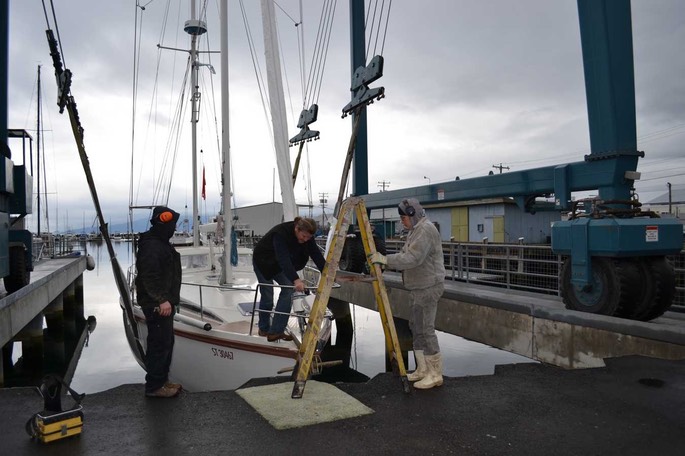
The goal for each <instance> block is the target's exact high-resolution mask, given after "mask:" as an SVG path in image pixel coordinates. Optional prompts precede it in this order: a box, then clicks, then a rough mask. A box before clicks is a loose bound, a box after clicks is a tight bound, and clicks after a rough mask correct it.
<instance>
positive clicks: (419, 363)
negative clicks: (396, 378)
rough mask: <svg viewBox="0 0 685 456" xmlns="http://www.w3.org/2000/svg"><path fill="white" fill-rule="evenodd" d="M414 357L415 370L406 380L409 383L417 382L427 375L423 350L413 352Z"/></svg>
mask: <svg viewBox="0 0 685 456" xmlns="http://www.w3.org/2000/svg"><path fill="white" fill-rule="evenodd" d="M414 357H415V358H416V370H415V371H414V372H412V373H411V374H407V380H409V381H410V382H418V381H419V380H421V379H422V378H423V377H425V376H426V374H427V373H428V368H427V367H426V357H425V356H423V350H414Z"/></svg>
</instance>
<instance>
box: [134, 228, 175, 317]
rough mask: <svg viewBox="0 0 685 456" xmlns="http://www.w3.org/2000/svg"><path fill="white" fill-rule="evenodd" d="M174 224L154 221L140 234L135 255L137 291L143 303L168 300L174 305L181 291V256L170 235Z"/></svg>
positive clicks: (151, 303) (141, 304) (146, 304)
mask: <svg viewBox="0 0 685 456" xmlns="http://www.w3.org/2000/svg"><path fill="white" fill-rule="evenodd" d="M174 228H175V224H158V225H153V226H152V227H151V228H150V229H149V230H148V231H146V232H145V233H143V234H141V235H140V239H139V241H138V255H137V259H136V269H137V270H138V273H137V276H136V291H137V295H138V304H139V305H140V306H141V307H157V306H158V305H160V304H162V303H163V302H165V301H169V302H170V303H171V304H172V306H174V308H175V307H176V306H177V305H178V304H179V302H180V299H181V298H180V295H181V256H180V255H179V254H178V252H177V251H176V249H175V248H174V246H173V245H171V244H170V243H169V239H170V238H171V236H172V235H173V234H174V233H173V230H174Z"/></svg>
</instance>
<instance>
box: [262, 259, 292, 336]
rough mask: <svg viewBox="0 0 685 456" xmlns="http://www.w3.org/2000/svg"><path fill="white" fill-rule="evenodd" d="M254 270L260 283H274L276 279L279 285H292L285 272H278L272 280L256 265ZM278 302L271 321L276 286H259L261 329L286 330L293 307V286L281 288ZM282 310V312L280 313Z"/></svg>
mask: <svg viewBox="0 0 685 456" xmlns="http://www.w3.org/2000/svg"><path fill="white" fill-rule="evenodd" d="M254 272H255V274H256V275H257V280H259V283H266V284H272V283H273V282H274V281H276V283H278V284H279V285H286V286H288V287H292V285H293V283H292V282H291V281H290V280H289V279H288V278H287V277H286V276H285V274H284V273H283V272H279V273H278V274H276V275H275V276H274V277H273V278H272V279H271V280H269V279H267V278H266V277H264V274H262V272H261V271H260V270H259V268H257V266H254ZM280 290H281V291H280V294H279V296H278V302H277V303H276V312H277V313H275V314H274V317H273V321H271V322H269V320H270V317H271V311H272V310H273V308H274V287H272V286H263V287H259V294H260V298H259V329H260V330H261V331H264V332H267V333H269V334H280V333H282V332H283V331H284V330H285V327H286V325H287V324H288V318H289V315H286V314H289V313H290V309H291V307H292V294H293V289H292V288H281V289H280ZM279 312H280V313H279Z"/></svg>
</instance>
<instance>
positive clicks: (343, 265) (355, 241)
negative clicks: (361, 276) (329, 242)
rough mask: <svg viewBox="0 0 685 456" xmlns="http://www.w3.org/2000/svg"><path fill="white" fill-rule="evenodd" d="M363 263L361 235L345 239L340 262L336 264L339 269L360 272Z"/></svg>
mask: <svg viewBox="0 0 685 456" xmlns="http://www.w3.org/2000/svg"><path fill="white" fill-rule="evenodd" d="M365 265H366V256H365V255H364V246H363V245H362V240H361V237H359V236H356V237H348V238H347V239H345V246H344V247H343V252H342V256H341V257H340V264H339V265H338V267H339V268H340V270H342V271H347V272H357V273H361V272H363V271H364V266H365Z"/></svg>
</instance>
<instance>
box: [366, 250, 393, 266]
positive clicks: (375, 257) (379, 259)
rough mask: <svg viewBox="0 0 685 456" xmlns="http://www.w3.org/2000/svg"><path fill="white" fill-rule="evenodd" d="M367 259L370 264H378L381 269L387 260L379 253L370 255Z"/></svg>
mask: <svg viewBox="0 0 685 456" xmlns="http://www.w3.org/2000/svg"><path fill="white" fill-rule="evenodd" d="M367 257H368V258H369V261H370V262H371V263H372V264H379V265H381V267H385V266H387V264H388V259H387V258H386V257H385V255H383V254H381V253H380V252H375V253H370V254H369V255H367Z"/></svg>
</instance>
